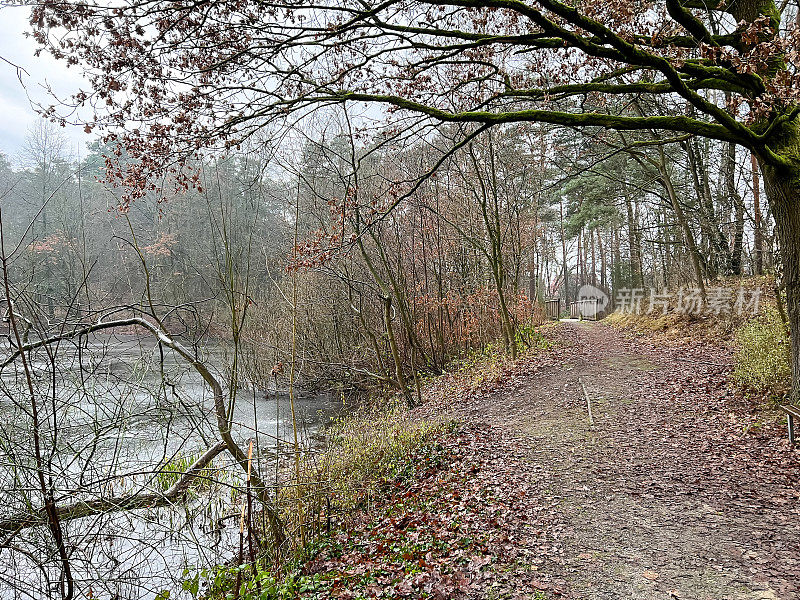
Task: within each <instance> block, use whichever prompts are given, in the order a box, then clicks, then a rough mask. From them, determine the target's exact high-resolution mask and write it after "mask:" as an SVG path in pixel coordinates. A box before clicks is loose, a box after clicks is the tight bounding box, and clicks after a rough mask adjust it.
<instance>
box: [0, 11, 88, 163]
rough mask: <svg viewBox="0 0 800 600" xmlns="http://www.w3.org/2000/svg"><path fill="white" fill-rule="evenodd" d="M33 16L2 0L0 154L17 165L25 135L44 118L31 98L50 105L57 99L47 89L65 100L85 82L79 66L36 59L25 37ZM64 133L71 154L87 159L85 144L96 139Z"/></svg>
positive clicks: (69, 131) (67, 129) (32, 44)
mask: <svg viewBox="0 0 800 600" xmlns="http://www.w3.org/2000/svg"><path fill="white" fill-rule="evenodd" d="M29 13H30V9H29V8H27V7H23V6H8V5H6V4H4V3H3V2H2V1H1V0H0V58H2V59H4V60H2V61H0V152H2V153H4V154H6V155H7V156H8V158H9V160H11V161H12V162H14V163H18V162H20V161H19V159H20V156H19V155H20V152H21V150H22V148H23V146H24V142H25V136H26V135H27V133H28V131H29V129H30V128H31V127H32V126H33V125H34V124H35V122H36V121H37V120H38V119H39V118H40V117H39V116H38V115H37V114H36V111H35V110H34V109H33V107H32V106H31V99H32V100H34V101H38V102H41V103H42V104H45V105H50V104H53V103H54V100H53V99H50V98H49V97H48V93H47V91H46V86H48V85H49V86H50V87H51V88H52V89H53V91H54V92H55V93H56V94H59V95H60V96H61V97H65V96H67V95H69V94H71V93H74V92H75V91H76V90H77V89H78V87H80V83H81V76H80V74H79V71H78V69H77V68H76V67H73V68H71V69H67V68H66V66H65V63H63V62H60V63H59V62H56V61H55V60H54V59H53V58H51V57H50V56H49V55H47V54H46V53H42V55H41V56H39V57H36V56H34V52H35V50H36V43H35V42H34V41H33V39H31V38H28V37H26V36H25V32H26V31H29V30H30V26H29V24H28V16H29ZM6 61H9V62H11V63H13V64H14V65H17V66H19V67H21V68H22V69H24V71H23V72H21V73H20V75H21V77H22V82H20V79H19V76H18V73H17V69H15V67H14V66H13V65H11V64H9V62H6ZM25 71H26V72H25ZM23 84H24V85H23ZM64 134H65V135H66V136H67V139H68V140H69V145H68V153H69V155H70V156H71V157H72V158H78V154H79V153H80V156H85V155H86V152H87V150H86V147H85V144H86V142H88V141H90V140H91V139H93V138H94V136H90V135H86V134H85V133H84V132H83V130H82V129H81V128H79V127H73V126H67V127H65V129H64Z"/></svg>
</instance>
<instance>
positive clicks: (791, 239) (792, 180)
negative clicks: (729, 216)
mask: <svg viewBox="0 0 800 600" xmlns="http://www.w3.org/2000/svg"><path fill="white" fill-rule="evenodd" d="M761 173H762V176H763V178H764V189H765V190H766V192H767V199H768V200H769V204H770V208H771V209H772V214H773V215H774V217H775V235H776V237H777V239H778V243H779V245H780V255H781V265H782V267H783V274H782V276H781V283H782V285H783V287H784V289H785V290H786V313H787V317H788V319H789V331H790V334H791V342H792V352H791V364H792V401H793V402H794V403H796V402H798V400H800V183H799V182H800V173H798V172H785V171H782V172H778V171H776V170H775V169H774V168H772V167H770V166H768V165H766V164H764V163H762V164H761Z"/></svg>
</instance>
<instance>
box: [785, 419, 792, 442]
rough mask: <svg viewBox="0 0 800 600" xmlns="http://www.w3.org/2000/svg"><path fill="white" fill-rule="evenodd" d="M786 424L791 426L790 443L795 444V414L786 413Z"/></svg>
mask: <svg viewBox="0 0 800 600" xmlns="http://www.w3.org/2000/svg"><path fill="white" fill-rule="evenodd" d="M786 424H787V426H788V427H789V443H790V444H794V416H793V415H792V414H791V413H786Z"/></svg>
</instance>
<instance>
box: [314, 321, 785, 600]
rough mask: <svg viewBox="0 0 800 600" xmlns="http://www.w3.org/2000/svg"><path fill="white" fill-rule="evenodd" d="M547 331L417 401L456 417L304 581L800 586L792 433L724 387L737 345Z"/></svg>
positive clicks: (371, 588) (527, 592) (570, 594)
mask: <svg viewBox="0 0 800 600" xmlns="http://www.w3.org/2000/svg"><path fill="white" fill-rule="evenodd" d="M551 336H552V337H553V338H554V343H555V348H553V349H551V350H548V351H546V352H543V353H539V354H536V355H534V356H532V357H531V358H529V359H527V360H525V361H522V362H521V363H520V364H518V365H517V366H516V367H515V368H514V369H513V370H512V371H511V372H510V373H509V375H508V377H506V378H504V380H503V383H502V385H500V386H498V387H496V388H495V389H493V390H490V391H485V392H481V393H477V394H471V395H469V396H468V397H460V398H452V397H451V398H448V400H447V402H445V403H444V404H443V405H440V406H428V407H426V409H424V410H428V411H442V410H448V411H450V412H452V413H454V414H455V416H456V417H457V418H458V419H459V421H460V422H461V423H462V425H460V426H459V427H458V429H457V432H456V433H454V434H453V435H451V436H450V437H449V438H447V439H446V440H445V441H444V442H443V443H442V444H441V445H440V446H439V447H438V448H436V449H434V450H430V451H428V452H427V453H425V454H423V455H420V456H418V457H417V458H418V462H417V467H416V468H417V473H416V474H415V476H414V477H412V478H410V479H407V480H406V483H403V484H396V485H395V489H394V490H392V491H391V492H390V497H389V498H388V500H387V501H385V502H384V501H381V502H380V503H378V505H376V506H374V507H371V508H370V509H369V510H366V511H364V512H363V513H362V514H361V515H360V516H359V517H358V518H356V519H355V522H354V523H351V527H350V528H349V529H348V530H347V531H348V532H347V533H340V534H337V535H336V536H335V537H334V539H333V541H332V542H331V543H330V544H328V545H327V546H326V547H325V548H323V549H322V551H321V552H320V554H319V555H318V556H317V557H316V558H315V559H314V560H312V561H311V562H309V563H308V564H307V565H305V567H304V572H305V573H306V574H307V575H309V576H310V577H312V578H313V579H315V580H316V581H317V584H318V585H312V586H310V587H309V588H308V591H307V592H306V593H305V594H301V595H303V596H306V597H343V598H357V597H383V598H420V597H432V598H498V599H499V598H539V599H541V598H586V599H598V600H599V599H609V600H612V599H613V600H617V599H637V600H649V599H661V598H665V599H668V598H686V599H688V598H692V599H713V600H720V599H768V598H769V599H774V598H779V599H785V600H791V599H794V598H800V450H797V449H794V450H793V449H790V448H789V445H788V442H787V441H786V440H785V437H786V432H785V424H784V423H783V421H782V420H780V418H779V416H778V415H777V414H776V413H773V412H769V411H768V412H764V411H763V409H761V408H759V407H757V406H754V405H751V404H750V403H748V402H747V401H746V400H744V399H743V398H742V397H741V396H740V395H738V394H734V393H733V392H732V391H731V388H730V385H729V381H728V375H729V373H730V370H731V367H730V363H731V359H730V356H729V355H728V354H727V353H726V352H725V351H724V350H720V349H718V348H710V347H707V346H701V345H697V346H691V345H688V346H682V347H670V348H664V347H656V346H655V345H654V344H653V342H648V341H647V340H645V339H639V340H635V339H630V338H627V337H626V336H625V335H623V334H621V333H619V332H618V331H616V330H613V329H611V328H610V327H605V326H603V325H602V324H589V323H565V324H562V325H559V326H558V327H556V328H555V329H554V330H553V332H552V333H551ZM583 387H585V390H586V392H585V394H584V391H583ZM586 395H588V397H589V398H590V399H591V404H592V412H593V418H594V426H591V425H590V423H589V419H588V414H587V405H586ZM409 482H410V483H409ZM312 590H315V591H312Z"/></svg>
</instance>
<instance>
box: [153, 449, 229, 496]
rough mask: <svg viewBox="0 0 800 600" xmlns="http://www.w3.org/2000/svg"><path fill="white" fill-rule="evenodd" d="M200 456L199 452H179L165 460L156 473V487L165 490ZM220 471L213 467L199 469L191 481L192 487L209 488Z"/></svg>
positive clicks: (217, 478)
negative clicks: (167, 460)
mask: <svg viewBox="0 0 800 600" xmlns="http://www.w3.org/2000/svg"><path fill="white" fill-rule="evenodd" d="M199 458H200V455H199V454H179V455H178V456H175V457H173V458H172V459H171V460H170V461H169V462H167V463H166V464H165V465H164V466H163V467H162V468H161V470H160V471H159V472H158V474H157V475H156V481H157V482H158V487H159V488H160V489H161V490H163V491H166V490H168V489H169V488H170V487H172V486H173V485H175V484H176V483H178V480H180V478H181V477H183V475H184V474H185V473H186V472H187V471H188V470H189V468H190V467H191V466H192V465H193V464H194V463H195V462H197V460H198V459H199ZM220 476H222V473H221V471H220V470H219V469H215V468H214V467H211V466H209V467H206V468H205V469H201V470H200V472H199V473H198V474H197V477H196V478H195V479H194V481H193V482H192V487H193V488H195V489H197V488H209V487H211V485H212V483H213V482H214V481H218V480H219V477H220Z"/></svg>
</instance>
